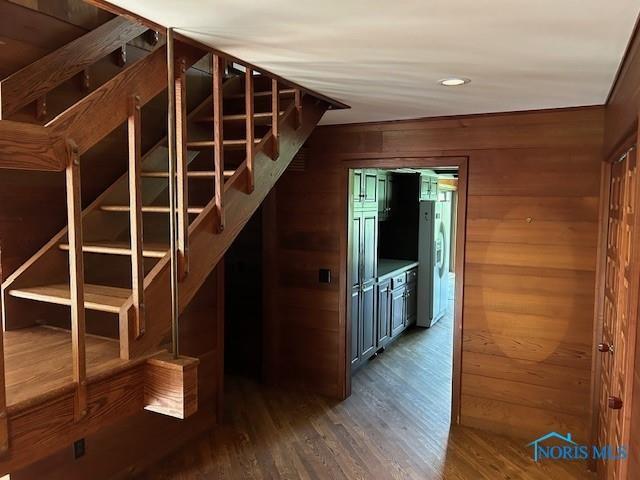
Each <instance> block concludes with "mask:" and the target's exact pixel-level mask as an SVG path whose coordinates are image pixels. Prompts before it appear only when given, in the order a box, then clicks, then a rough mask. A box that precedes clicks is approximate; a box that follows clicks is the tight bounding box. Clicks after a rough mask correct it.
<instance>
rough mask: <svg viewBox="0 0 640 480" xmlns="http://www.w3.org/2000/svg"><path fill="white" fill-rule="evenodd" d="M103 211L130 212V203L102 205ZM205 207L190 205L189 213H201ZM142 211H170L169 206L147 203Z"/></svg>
mask: <svg viewBox="0 0 640 480" xmlns="http://www.w3.org/2000/svg"><path fill="white" fill-rule="evenodd" d="M100 210H102V211H103V212H129V205H101V206H100ZM203 210H204V207H189V208H188V209H187V211H188V213H192V214H200V213H202V211H203ZM142 213H169V207H165V206H163V205H157V206H156V205H147V206H144V207H142Z"/></svg>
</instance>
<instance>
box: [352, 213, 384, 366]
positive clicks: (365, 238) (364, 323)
mask: <svg viewBox="0 0 640 480" xmlns="http://www.w3.org/2000/svg"><path fill="white" fill-rule="evenodd" d="M377 242H378V209H377V208H373V209H370V210H358V211H353V213H352V223H351V243H350V245H351V266H350V267H351V268H350V270H351V309H350V319H351V364H352V367H357V366H359V365H360V364H361V363H362V362H364V361H365V360H367V359H368V358H369V357H371V355H373V354H374V353H375V351H376V345H377V338H376V335H377V315H376V303H377V295H376V288H375V287H376V279H377V278H376V277H377Z"/></svg>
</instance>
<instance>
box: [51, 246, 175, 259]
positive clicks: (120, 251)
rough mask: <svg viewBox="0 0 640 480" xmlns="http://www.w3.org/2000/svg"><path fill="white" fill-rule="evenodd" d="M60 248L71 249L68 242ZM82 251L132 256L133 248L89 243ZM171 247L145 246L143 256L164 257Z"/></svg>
mask: <svg viewBox="0 0 640 480" xmlns="http://www.w3.org/2000/svg"><path fill="white" fill-rule="evenodd" d="M58 247H59V248H60V250H65V251H69V244H68V243H61V244H60V245H58ZM82 251H83V252H85V253H100V254H105V255H124V256H131V248H130V247H127V246H117V245H112V246H110V245H108V244H87V245H83V246H82ZM168 251H169V249H168V248H167V249H166V250H161V249H151V248H144V249H143V250H142V256H143V257H147V258H162V257H164V256H165V255H166V254H167V252H168Z"/></svg>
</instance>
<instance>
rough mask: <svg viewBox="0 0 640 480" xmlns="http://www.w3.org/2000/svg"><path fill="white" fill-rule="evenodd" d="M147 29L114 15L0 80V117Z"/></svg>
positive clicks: (40, 95)
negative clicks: (84, 33) (93, 28)
mask: <svg viewBox="0 0 640 480" xmlns="http://www.w3.org/2000/svg"><path fill="white" fill-rule="evenodd" d="M146 30H147V27H145V26H143V25H140V24H137V23H131V22H130V21H129V20H127V19H125V18H121V17H116V18H114V19H112V20H110V21H108V22H106V23H105V24H103V25H101V26H99V27H98V28H96V29H95V30H92V31H90V32H88V33H87V34H86V35H83V36H82V37H80V38H77V39H76V40H74V41H72V42H71V43H68V44H66V45H64V46H63V47H61V48H59V49H58V50H56V51H54V52H51V53H50V54H48V55H46V56H44V57H42V58H41V59H39V60H38V61H36V62H34V63H32V64H30V65H27V66H26V67H24V68H23V69H21V70H18V71H17V72H16V73H14V74H13V75H10V76H9V77H7V78H5V79H4V80H2V81H1V82H0V118H5V119H6V118H8V117H9V115H11V114H13V113H15V112H17V111H18V110H19V109H21V108H22V107H24V106H25V105H28V104H29V103H31V102H33V101H35V100H37V99H39V98H43V97H44V95H45V94H46V93H47V92H49V91H51V90H53V89H54V88H55V87H57V86H58V85H60V84H61V83H63V82H65V81H67V80H69V79H70V78H71V77H73V76H74V75H76V74H78V73H80V72H82V71H83V70H84V69H86V68H87V67H89V66H90V65H93V64H94V63H96V62H97V61H98V60H100V59H101V58H103V57H105V56H107V55H108V54H110V53H111V52H113V51H114V50H117V49H118V48H120V47H122V45H124V44H126V43H127V42H129V41H131V40H133V39H134V38H136V37H137V36H139V35H141V34H142V33H144V32H145V31H146Z"/></svg>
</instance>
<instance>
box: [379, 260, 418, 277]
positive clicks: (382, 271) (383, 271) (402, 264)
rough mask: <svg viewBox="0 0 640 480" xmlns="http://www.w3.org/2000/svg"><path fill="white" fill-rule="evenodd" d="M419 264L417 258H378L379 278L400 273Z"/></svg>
mask: <svg viewBox="0 0 640 480" xmlns="http://www.w3.org/2000/svg"><path fill="white" fill-rule="evenodd" d="M417 266H418V262H417V261H415V260H396V259H392V258H379V259H378V280H384V279H385V278H387V277H391V276H393V275H398V274H400V273H402V272H405V271H407V270H410V269H412V268H415V267H417Z"/></svg>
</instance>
